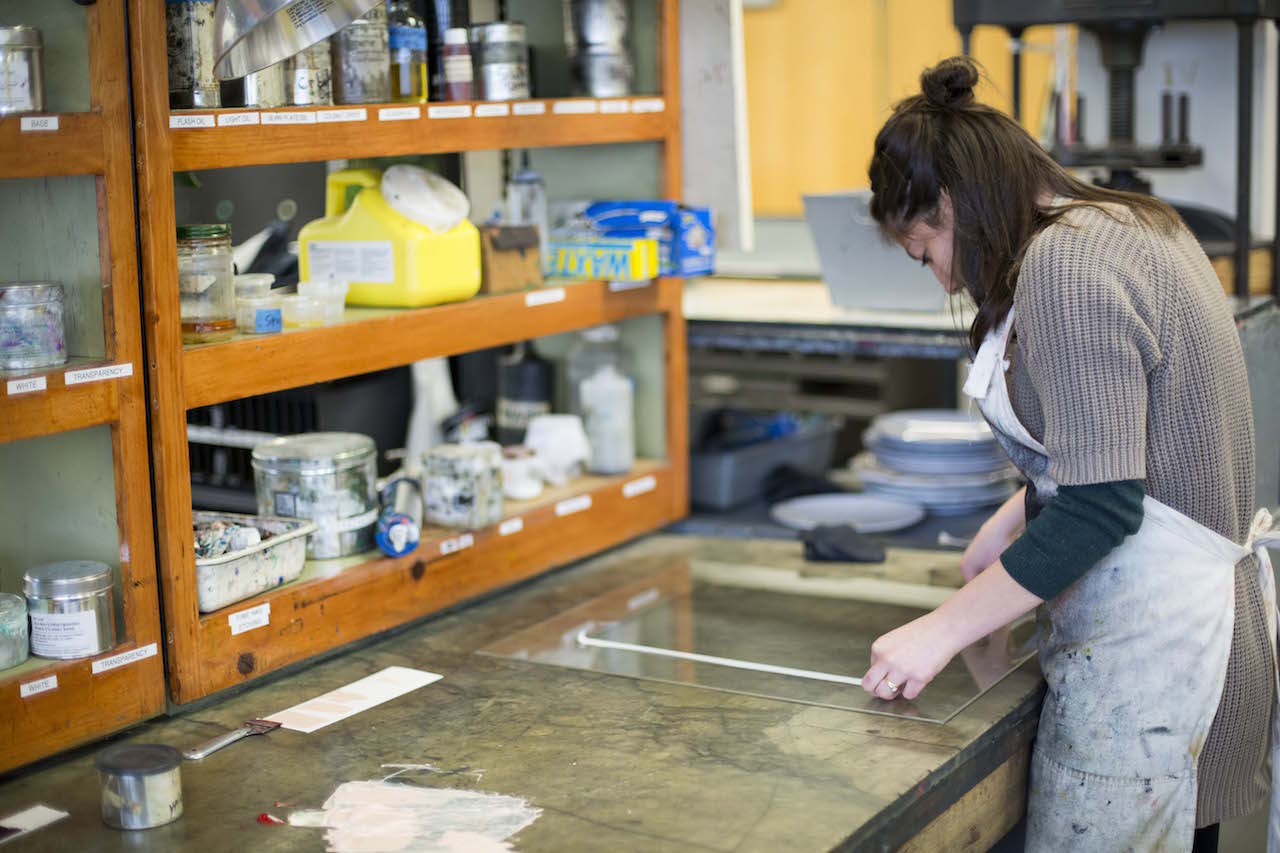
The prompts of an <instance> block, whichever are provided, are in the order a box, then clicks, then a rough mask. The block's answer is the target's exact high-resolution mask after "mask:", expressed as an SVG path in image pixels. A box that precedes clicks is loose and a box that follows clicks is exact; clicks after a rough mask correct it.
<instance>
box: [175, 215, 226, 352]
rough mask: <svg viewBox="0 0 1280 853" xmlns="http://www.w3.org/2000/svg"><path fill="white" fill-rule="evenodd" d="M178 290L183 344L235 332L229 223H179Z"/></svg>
mask: <svg viewBox="0 0 1280 853" xmlns="http://www.w3.org/2000/svg"><path fill="white" fill-rule="evenodd" d="M178 292H179V297H180V300H181V306H182V308H181V310H182V342H183V343H184V344H210V343H216V342H218V341H225V340H227V339H228V338H230V337H231V336H232V334H234V333H235V330H236V291H235V274H234V271H233V265H232V261H231V227H230V226H229V225H225V224H217V225H179V226H178Z"/></svg>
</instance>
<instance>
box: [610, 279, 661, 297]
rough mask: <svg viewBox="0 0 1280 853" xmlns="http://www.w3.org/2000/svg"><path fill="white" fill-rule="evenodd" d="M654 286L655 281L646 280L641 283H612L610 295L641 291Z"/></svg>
mask: <svg viewBox="0 0 1280 853" xmlns="http://www.w3.org/2000/svg"><path fill="white" fill-rule="evenodd" d="M652 284H653V279H651V278H646V279H642V280H641V281H611V282H609V292H610V293H622V292H623V291H625V290H640V289H642V288H645V287H649V286H650V285H652Z"/></svg>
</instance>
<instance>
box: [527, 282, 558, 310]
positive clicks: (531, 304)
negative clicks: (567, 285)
mask: <svg viewBox="0 0 1280 853" xmlns="http://www.w3.org/2000/svg"><path fill="white" fill-rule="evenodd" d="M564 296H565V293H564V288H563V287H546V288H543V289H542V290H531V291H529V292H528V293H526V294H525V295H524V304H525V307H526V308H537V307H538V306H539V305H550V304H552V303H553V302H564Z"/></svg>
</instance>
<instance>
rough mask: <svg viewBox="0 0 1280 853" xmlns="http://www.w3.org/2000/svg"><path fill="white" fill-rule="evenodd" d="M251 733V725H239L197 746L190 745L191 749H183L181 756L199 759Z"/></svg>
mask: <svg viewBox="0 0 1280 853" xmlns="http://www.w3.org/2000/svg"><path fill="white" fill-rule="evenodd" d="M252 733H253V729H252V727H250V726H241V727H240V728H238V729H236V730H235V731H230V732H227V733H226V734H224V735H218V736H217V737H216V738H213V739H212V740H207V741H205V742H204V743H202V744H200V745H198V746H194V747H192V748H191V749H187V750H183V752H182V757H183V758H185V759H187V760H188V761H199V760H200V759H202V758H204V757H205V756H207V755H210V754H212V753H215V752H217V751H218V750H220V749H222V748H223V747H224V746H230V745H231V744H233V743H235V742H236V741H238V740H240V739H241V738H244V737H248V736H249V735H251V734H252Z"/></svg>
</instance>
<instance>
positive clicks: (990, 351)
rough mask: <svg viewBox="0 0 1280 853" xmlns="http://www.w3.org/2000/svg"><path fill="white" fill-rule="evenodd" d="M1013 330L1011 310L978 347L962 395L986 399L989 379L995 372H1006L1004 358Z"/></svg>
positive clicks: (1007, 367)
mask: <svg viewBox="0 0 1280 853" xmlns="http://www.w3.org/2000/svg"><path fill="white" fill-rule="evenodd" d="M1012 329H1013V310H1012V309H1010V311H1009V313H1008V314H1006V315H1005V318H1004V321H1003V322H1002V323H1001V324H1000V327H999V328H998V329H993V330H992V331H991V332H989V333H988V334H987V337H986V340H984V341H983V342H982V346H980V347H978V352H977V354H976V355H975V356H974V357H973V364H972V365H970V367H969V378H968V379H966V380H965V383H964V393H965V394H966V395H967V396H969V397H970V398H972V399H974V400H985V399H987V392H988V390H990V388H991V378H992V377H993V376H995V374H996V371H997V370H1008V369H1009V360H1008V359H1007V358H1005V357H1004V353H1005V347H1006V346H1007V342H1008V340H1009V334H1010V332H1011V331H1012Z"/></svg>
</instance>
